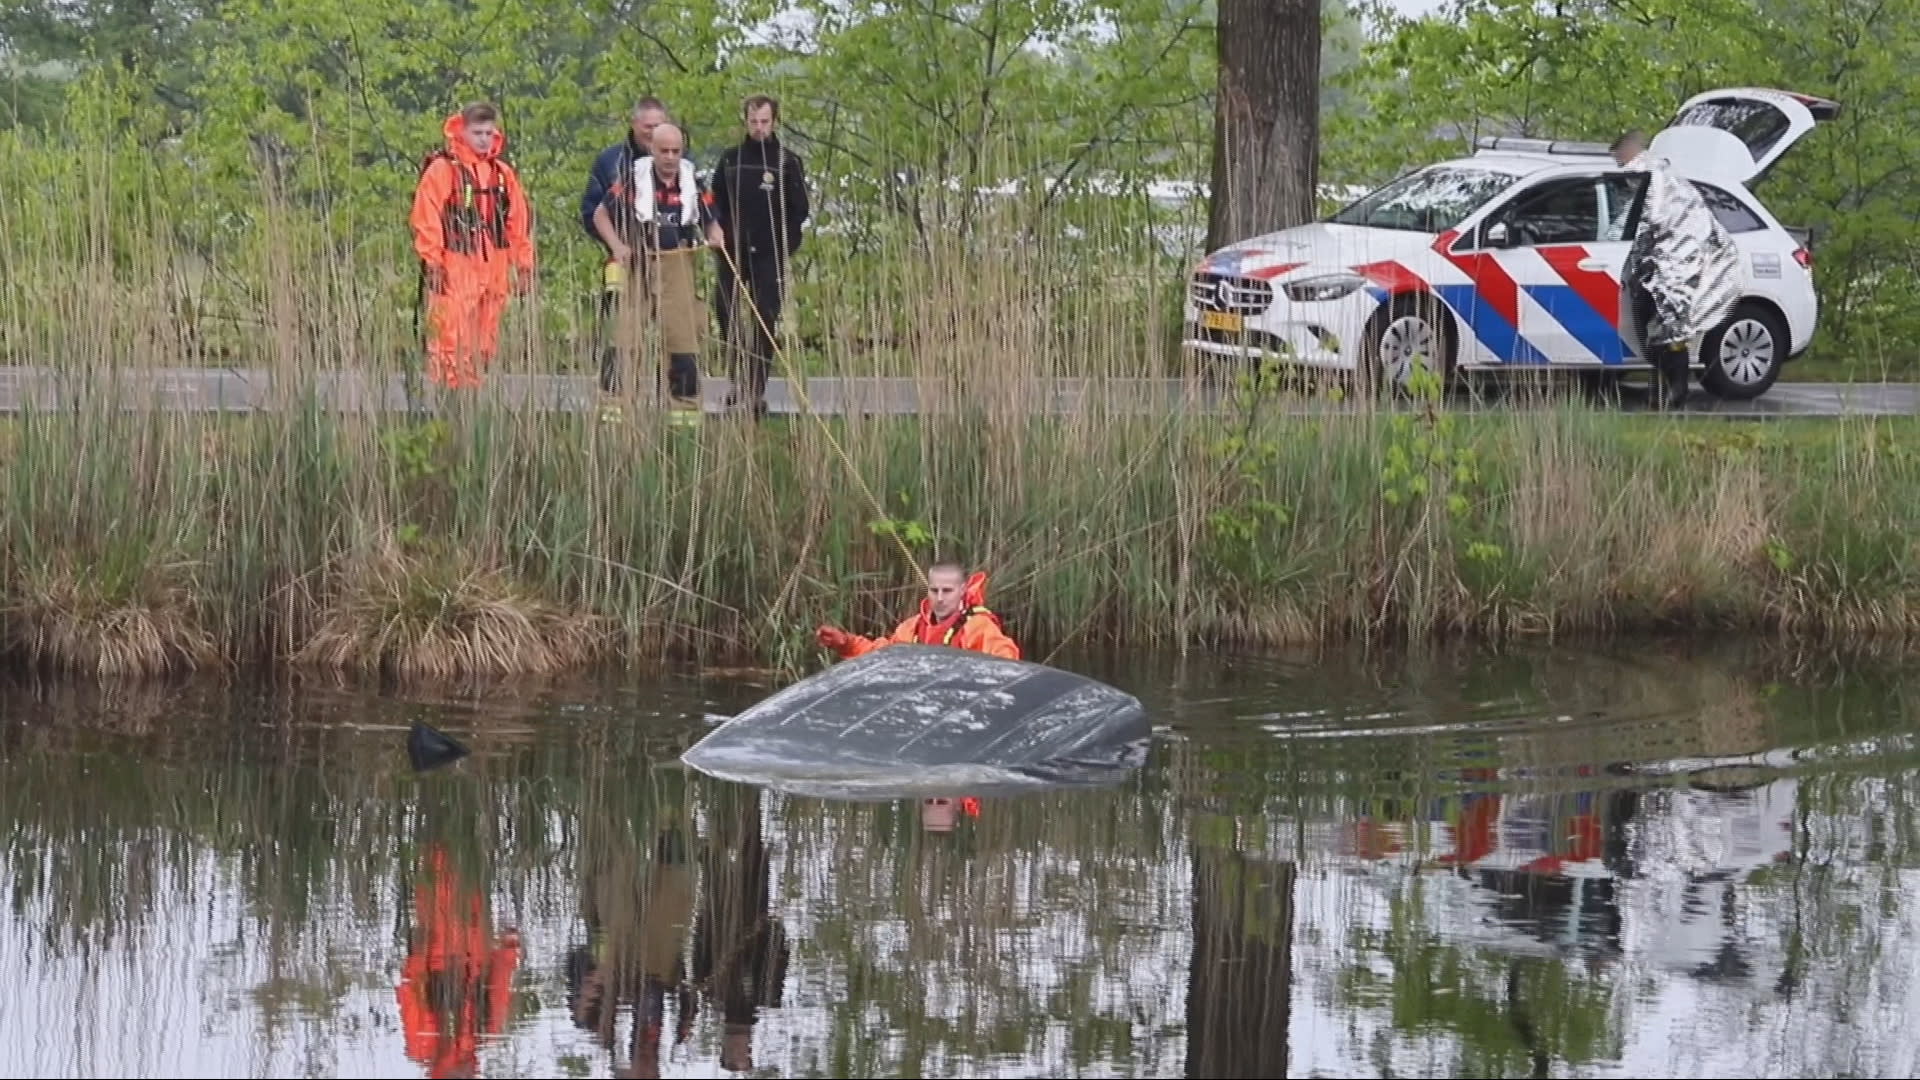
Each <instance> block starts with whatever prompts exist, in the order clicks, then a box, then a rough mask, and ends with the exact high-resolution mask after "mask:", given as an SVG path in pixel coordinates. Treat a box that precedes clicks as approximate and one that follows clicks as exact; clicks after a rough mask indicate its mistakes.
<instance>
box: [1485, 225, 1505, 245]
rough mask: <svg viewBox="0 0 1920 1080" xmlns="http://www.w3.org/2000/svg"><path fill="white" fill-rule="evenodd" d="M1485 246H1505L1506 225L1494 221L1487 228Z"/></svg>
mask: <svg viewBox="0 0 1920 1080" xmlns="http://www.w3.org/2000/svg"><path fill="white" fill-rule="evenodd" d="M1487 246H1488V247H1492V248H1503V247H1506V246H1507V223H1506V222H1504V221H1496V222H1494V223H1493V224H1491V225H1489V226H1487Z"/></svg>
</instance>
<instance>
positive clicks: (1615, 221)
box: [1600, 173, 1647, 241]
mask: <svg viewBox="0 0 1920 1080" xmlns="http://www.w3.org/2000/svg"><path fill="white" fill-rule="evenodd" d="M1646 183H1647V175H1646V174H1645V173H1614V174H1612V175H1611V176H1607V177H1605V178H1603V179H1602V180H1601V181H1600V199H1601V204H1602V205H1601V207H1600V239H1601V240H1603V241H1611V240H1625V239H1627V224H1628V219H1629V218H1631V217H1632V216H1633V207H1634V202H1635V201H1636V200H1637V199H1639V198H1640V189H1641V188H1643V187H1645V186H1646Z"/></svg>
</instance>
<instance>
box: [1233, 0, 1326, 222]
mask: <svg viewBox="0 0 1920 1080" xmlns="http://www.w3.org/2000/svg"><path fill="white" fill-rule="evenodd" d="M1217 49H1218V53H1219V58H1220V83H1219V89H1218V97H1219V100H1218V101H1217V102H1216V103H1215V104H1214V110H1213V191H1212V196H1213V197H1212V206H1211V212H1210V213H1209V214H1208V219H1207V250H1209V251H1212V250H1215V249H1217V248H1221V247H1225V246H1226V245H1228V244H1231V243H1234V242H1236V241H1239V240H1244V239H1246V238H1248V237H1250V236H1258V235H1260V234H1261V233H1266V232H1272V231H1274V230H1275V229H1285V228H1290V227H1292V226H1294V225H1300V224H1304V223H1306V222H1309V221H1312V220H1313V219H1314V218H1315V217H1316V216H1317V214H1316V209H1317V207H1316V200H1315V198H1314V189H1315V188H1316V186H1317V185H1318V184H1319V173H1320V0H1220V18H1219V29H1218V31H1217Z"/></svg>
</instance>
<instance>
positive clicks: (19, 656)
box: [0, 565, 222, 678]
mask: <svg viewBox="0 0 1920 1080" xmlns="http://www.w3.org/2000/svg"><path fill="white" fill-rule="evenodd" d="M12 591H13V593H14V596H13V597H12V598H11V603H8V604H6V605H5V606H4V607H0V653H3V654H6V655H8V656H11V657H12V658H14V660H15V662H17V663H19V664H20V665H22V666H23V667H26V668H28V669H30V670H53V671H72V672H83V673H87V674H91V675H95V676H99V677H104V678H111V677H125V676H132V677H150V676H158V675H168V674H177V673H181V672H188V671H202V670H207V669H211V668H216V667H218V666H220V664H221V663H222V655H221V650H220V648H219V645H218V643H217V642H216V641H215V639H214V636H213V634H212V633H210V632H209V631H208V630H207V628H206V627H205V626H204V625H203V624H202V623H201V621H200V618H199V615H198V613H197V612H196V610H195V597H194V594H193V592H192V590H191V589H190V588H189V587H187V586H184V585H179V584H175V583H172V582H170V581H168V580H166V575H165V574H164V573H162V572H156V573H153V574H150V575H148V576H147V577H146V578H145V579H144V580H143V581H141V582H140V583H139V584H138V586H136V588H134V589H133V590H132V591H130V592H129V593H128V594H127V595H125V596H120V597H116V596H111V595H107V594H105V593H103V591H102V589H101V588H100V586H99V584H98V582H97V579H93V578H91V577H90V576H89V575H88V574H87V573H86V571H85V570H84V569H76V568H75V567H73V566H71V565H61V566H59V567H57V568H54V569H51V570H50V571H47V572H43V573H38V574H30V575H25V578H24V580H23V581H21V582H19V583H18V584H16V586H15V588H14V589H13V590H12Z"/></svg>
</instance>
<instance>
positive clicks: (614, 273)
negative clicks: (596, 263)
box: [600, 259, 627, 292]
mask: <svg viewBox="0 0 1920 1080" xmlns="http://www.w3.org/2000/svg"><path fill="white" fill-rule="evenodd" d="M600 282H601V284H602V285H604V286H605V287H606V289H607V291H608V292H614V291H617V290H618V289H619V288H620V287H621V286H622V285H625V284H626V283H627V268H626V267H624V266H622V265H620V261H619V260H618V259H608V260H607V264H606V265H605V266H603V267H601V269H600Z"/></svg>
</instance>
